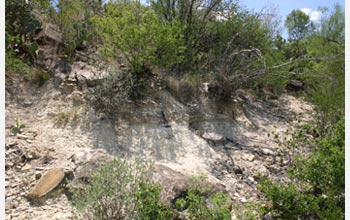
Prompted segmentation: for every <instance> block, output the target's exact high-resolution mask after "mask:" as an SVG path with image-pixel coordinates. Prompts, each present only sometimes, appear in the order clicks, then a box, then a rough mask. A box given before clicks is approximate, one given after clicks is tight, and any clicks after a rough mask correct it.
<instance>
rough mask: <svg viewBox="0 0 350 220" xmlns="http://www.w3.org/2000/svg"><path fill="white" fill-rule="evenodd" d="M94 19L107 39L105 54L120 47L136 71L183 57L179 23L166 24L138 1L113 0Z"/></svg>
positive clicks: (171, 63) (142, 70)
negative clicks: (101, 13)
mask: <svg viewBox="0 0 350 220" xmlns="http://www.w3.org/2000/svg"><path fill="white" fill-rule="evenodd" d="M92 22H93V23H94V25H95V27H96V29H97V30H98V33H100V34H101V35H102V37H103V39H104V47H103V50H104V52H105V54H108V55H111V56H113V55H114V56H115V53H116V50H120V51H121V52H122V53H123V55H124V56H125V58H126V59H127V61H128V62H129V63H130V64H131V67H132V69H133V71H134V72H136V73H141V72H144V71H145V70H146V69H147V68H149V67H150V65H151V64H158V65H160V66H171V65H173V64H175V63H178V62H180V61H181V60H182V59H183V56H182V54H181V52H182V51H183V46H182V45H183V43H182V37H183V36H182V35H181V32H180V31H179V28H178V25H177V23H176V22H173V23H172V25H166V24H164V23H163V22H161V21H160V19H159V18H158V17H157V15H156V14H155V13H154V11H153V10H152V9H151V8H150V7H146V6H144V5H142V4H141V3H140V2H138V1H122V0H119V1H116V2H111V1H110V2H108V3H107V4H106V5H105V13H104V15H103V16H102V17H100V16H95V17H94V18H93V19H92Z"/></svg>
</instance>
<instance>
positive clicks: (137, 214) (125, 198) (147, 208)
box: [73, 158, 173, 220]
mask: <svg viewBox="0 0 350 220" xmlns="http://www.w3.org/2000/svg"><path fill="white" fill-rule="evenodd" d="M145 167H146V168H145ZM148 169H149V168H148V166H142V165H141V164H140V163H136V165H131V164H130V163H127V162H126V161H125V160H123V159H118V158H115V159H114V160H112V161H106V162H105V163H104V164H103V165H101V166H100V168H99V169H98V170H97V171H96V172H95V173H94V174H93V175H92V179H91V181H90V183H89V185H87V186H86V188H85V189H83V190H81V191H75V192H73V194H74V196H73V202H74V204H75V205H76V207H77V209H78V211H79V212H80V218H81V219H88V220H89V219H91V220H92V219H93V220H107V219H127V220H133V219H135V220H136V219H140V220H147V219H152V220H153V219H155V220H158V219H159V220H161V219H172V216H173V213H172V212H171V211H170V209H168V208H167V207H166V206H165V205H163V204H160V203H159V202H158V201H159V194H160V187H159V186H158V185H156V186H155V185H152V184H150V183H149V182H148V181H147V179H148Z"/></svg>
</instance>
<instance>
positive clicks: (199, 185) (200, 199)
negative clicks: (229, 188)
mask: <svg viewBox="0 0 350 220" xmlns="http://www.w3.org/2000/svg"><path fill="white" fill-rule="evenodd" d="M204 180H205V178H204V177H200V178H198V179H197V178H194V179H192V181H193V182H192V185H191V187H190V189H189V190H188V192H187V196H186V197H184V198H179V199H177V200H176V202H175V205H176V207H177V209H179V210H181V211H182V210H185V209H187V210H188V212H189V219H193V220H195V219H211V220H219V219H220V220H221V219H222V220H225V219H227V220H228V219H231V204H230V202H229V197H228V195H226V194H224V193H222V192H217V193H214V192H213V189H212V188H211V187H210V186H209V185H207V184H206V183H205V182H204Z"/></svg>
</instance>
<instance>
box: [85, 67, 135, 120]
mask: <svg viewBox="0 0 350 220" xmlns="http://www.w3.org/2000/svg"><path fill="white" fill-rule="evenodd" d="M140 88H141V85H140V80H138V79H137V78H136V76H135V75H134V74H132V73H130V72H127V71H119V70H116V71H114V72H110V73H109V75H108V76H107V77H106V78H104V79H103V80H102V82H101V83H100V84H99V85H97V86H96V87H94V88H93V89H92V92H91V95H90V102H91V104H92V106H94V107H95V109H96V110H97V111H99V112H103V113H105V114H107V115H108V116H110V117H114V116H115V114H116V113H117V112H118V110H120V109H121V108H123V106H124V105H125V104H126V103H127V102H128V101H129V100H135V99H136V98H138V97H139V96H140V94H141V92H140V91H139V90H140Z"/></svg>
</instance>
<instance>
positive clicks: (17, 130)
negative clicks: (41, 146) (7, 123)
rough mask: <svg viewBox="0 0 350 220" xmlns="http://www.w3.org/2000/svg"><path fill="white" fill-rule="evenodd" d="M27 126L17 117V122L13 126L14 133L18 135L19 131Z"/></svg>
mask: <svg viewBox="0 0 350 220" xmlns="http://www.w3.org/2000/svg"><path fill="white" fill-rule="evenodd" d="M25 127H26V126H25V125H24V124H22V123H21V120H20V119H19V118H18V117H17V118H16V124H15V125H14V126H13V127H12V128H11V132H12V134H14V135H16V134H18V133H21V132H22V129H23V128H25Z"/></svg>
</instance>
